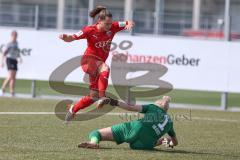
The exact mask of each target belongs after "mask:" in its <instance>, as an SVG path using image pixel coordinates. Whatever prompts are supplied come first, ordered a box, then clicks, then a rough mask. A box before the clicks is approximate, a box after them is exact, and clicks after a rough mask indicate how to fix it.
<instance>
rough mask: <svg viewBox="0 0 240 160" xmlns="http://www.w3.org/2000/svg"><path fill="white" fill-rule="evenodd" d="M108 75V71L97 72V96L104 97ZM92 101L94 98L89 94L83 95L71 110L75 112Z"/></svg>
mask: <svg viewBox="0 0 240 160" xmlns="http://www.w3.org/2000/svg"><path fill="white" fill-rule="evenodd" d="M108 77H109V71H103V72H101V73H100V74H99V78H98V90H99V97H105V91H106V89H107V86H108ZM93 103H94V100H93V98H92V97H91V96H90V95H88V96H85V97H83V98H81V99H80V100H79V101H78V102H77V103H76V104H75V105H74V106H73V109H72V112H73V113H77V112H78V111H79V110H80V109H84V108H86V107H88V106H90V105H91V104H93Z"/></svg>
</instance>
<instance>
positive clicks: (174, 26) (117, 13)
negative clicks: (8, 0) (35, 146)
mask: <svg viewBox="0 0 240 160" xmlns="http://www.w3.org/2000/svg"><path fill="white" fill-rule="evenodd" d="M110 10H111V12H112V14H113V19H114V20H124V11H123V10H122V9H111V8H110ZM232 16H233V18H232V19H233V20H234V21H232V23H231V24H232V27H233V29H234V30H233V32H234V33H233V37H234V39H240V35H239V32H240V29H238V27H237V26H240V24H239V23H238V21H236V19H238V17H236V16H234V15H232ZM156 17H157V18H158V21H157V20H156ZM223 19H224V15H201V17H200V26H199V29H198V32H196V31H192V14H191V13H172V12H171V13H168V12H164V13H163V14H159V15H155V12H154V11H143V10H135V11H134V12H133V20H134V21H135V23H136V27H135V29H134V31H133V32H134V33H137V34H138V33H140V34H161V35H176V36H193V37H195V36H196V37H203V38H204V37H205V38H223V28H224V24H223ZM156 23H158V24H156ZM87 24H88V8H73V7H65V9H64V28H63V29H71V30H79V29H80V28H82V27H83V26H86V25H87ZM0 26H14V27H29V28H38V29H39V28H40V29H48V28H50V29H56V28H57V6H56V5H47V6H46V5H44V6H43V5H26V4H24V5H23V4H1V5H0Z"/></svg>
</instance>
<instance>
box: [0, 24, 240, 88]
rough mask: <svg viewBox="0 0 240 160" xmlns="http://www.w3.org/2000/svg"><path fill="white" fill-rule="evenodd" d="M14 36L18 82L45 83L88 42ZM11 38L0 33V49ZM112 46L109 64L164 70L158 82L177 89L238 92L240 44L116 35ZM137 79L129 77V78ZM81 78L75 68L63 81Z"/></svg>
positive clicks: (42, 34)
mask: <svg viewBox="0 0 240 160" xmlns="http://www.w3.org/2000/svg"><path fill="white" fill-rule="evenodd" d="M18 32H19V38H18V42H19V48H20V49H21V51H22V53H21V54H22V58H23V63H22V64H19V71H18V74H17V77H18V78H19V79H29V80H33V79H34V80H49V76H50V75H51V73H52V72H53V71H54V70H55V69H56V68H57V67H58V66H60V65H61V64H63V63H64V62H66V61H67V60H69V59H71V58H73V57H76V56H79V55H82V54H83V53H84V50H85V48H86V40H80V41H75V42H72V43H65V42H63V41H61V40H59V39H58V35H59V34H60V33H59V32H55V31H35V30H24V29H19V30H18ZM10 33H11V30H10V29H6V28H4V29H3V28H2V29H0V45H1V46H3V45H6V43H7V42H8V41H9V40H10ZM126 40H128V41H131V42H132V46H131V47H130V48H128V49H127V50H123V48H121V47H119V45H120V43H121V42H123V41H126ZM113 42H114V43H115V44H117V48H116V49H115V50H114V51H112V52H110V55H109V58H108V60H107V63H108V64H109V65H110V64H111V59H112V55H113V54H116V53H123V54H125V55H127V57H128V62H129V63H156V64H162V65H164V66H166V67H167V68H168V71H167V73H166V74H164V75H163V76H162V77H161V78H160V79H162V80H165V81H167V82H169V83H171V84H172V85H173V87H174V88H176V89H188V90H206V91H226V92H240V84H239V82H240V74H239V71H240V63H238V61H239V59H240V43H237V42H223V41H207V40H197V39H196V40H195V39H184V38H166V37H151V36H149V37H148V36H129V35H123V34H118V35H116V36H115V38H114V40H113ZM124 45H126V44H124ZM24 51H25V52H24ZM79 64H80V63H79ZM137 74H139V73H130V74H129V75H128V76H129V77H134V76H136V75H137ZM83 75H84V72H83V71H82V70H81V68H80V67H79V68H77V69H75V70H74V71H73V72H72V73H71V74H70V75H69V76H68V77H67V79H66V81H71V82H83ZM6 76H7V70H6V67H5V68H0V77H6ZM111 83H112V81H111V78H110V84H111ZM143 84H144V82H143Z"/></svg>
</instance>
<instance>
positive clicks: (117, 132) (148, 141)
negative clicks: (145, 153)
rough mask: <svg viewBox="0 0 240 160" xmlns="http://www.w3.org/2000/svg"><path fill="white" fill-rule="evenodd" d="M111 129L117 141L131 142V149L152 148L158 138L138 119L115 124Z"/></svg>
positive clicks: (119, 142)
mask: <svg viewBox="0 0 240 160" xmlns="http://www.w3.org/2000/svg"><path fill="white" fill-rule="evenodd" d="M111 129H112V134H113V138H114V140H115V141H116V143H117V144H121V143H124V142H126V143H129V146H130V148H131V149H143V150H151V149H153V148H154V146H155V144H156V139H154V138H153V137H152V136H151V134H149V131H148V130H147V129H146V128H145V127H144V126H142V124H141V123H139V122H138V121H132V122H127V123H120V124H117V125H113V126H112V127H111Z"/></svg>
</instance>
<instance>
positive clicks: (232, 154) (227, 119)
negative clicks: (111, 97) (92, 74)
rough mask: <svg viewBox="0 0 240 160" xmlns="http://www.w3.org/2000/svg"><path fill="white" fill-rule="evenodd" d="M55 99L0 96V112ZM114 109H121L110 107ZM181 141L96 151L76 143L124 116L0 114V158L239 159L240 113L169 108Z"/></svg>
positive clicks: (47, 108)
mask: <svg viewBox="0 0 240 160" xmlns="http://www.w3.org/2000/svg"><path fill="white" fill-rule="evenodd" d="M57 103H58V101H50V100H29V99H28V100H27V99H16V98H15V99H10V98H0V112H1V113H2V112H53V111H54V107H55V105H56V104H57ZM112 112H124V111H123V110H120V109H114V110H113V111H112ZM169 113H170V114H171V115H172V117H177V116H178V115H185V117H187V118H186V119H184V118H182V119H181V118H180V119H175V120H174V126H175V130H176V133H177V137H178V139H179V145H178V146H177V147H175V148H174V149H166V148H164V147H158V148H157V150H155V151H140V150H138V151H136V150H130V149H129V147H128V145H127V144H122V145H116V144H115V143H112V142H103V143H101V145H100V146H101V148H102V149H99V150H87V149H79V148H77V144H78V143H79V142H82V141H85V140H87V139H88V138H87V137H88V133H89V132H90V131H92V130H94V129H97V128H102V127H107V126H111V125H113V124H116V123H121V122H124V121H126V119H123V118H121V117H120V116H116V115H115V116H114V115H105V116H102V117H99V118H96V119H93V120H89V121H82V122H73V123H71V125H69V126H65V125H63V123H62V122H63V121H62V120H60V119H58V118H57V117H56V116H55V115H4V114H1V115H0V137H1V140H0V160H75V159H76V160H90V159H93V160H94V159H101V160H109V159H114V160H118V159H124V160H126V159H131V160H139V159H144V160H148V159H151V160H155V159H156V160H158V159H163V160H172V159H174V160H182V159H184V160H190V159H192V160H201V159H209V160H226V159H227V160H232V159H235V160H238V159H240V151H239V148H240V142H239V138H240V137H239V133H240V125H239V124H240V113H233V112H221V111H200V110H191V115H190V110H184V109H173V110H170V111H169Z"/></svg>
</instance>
